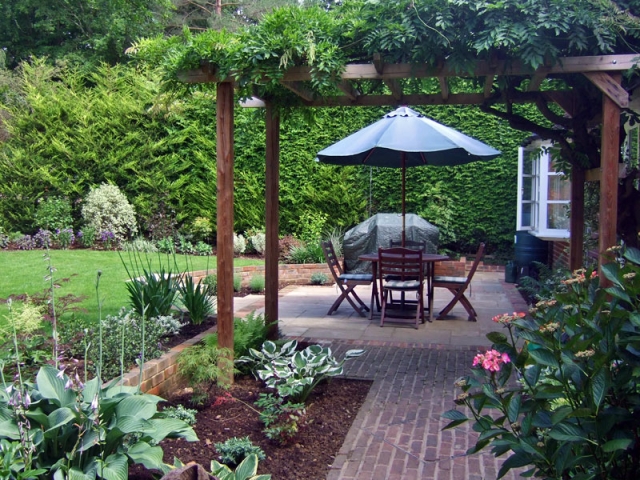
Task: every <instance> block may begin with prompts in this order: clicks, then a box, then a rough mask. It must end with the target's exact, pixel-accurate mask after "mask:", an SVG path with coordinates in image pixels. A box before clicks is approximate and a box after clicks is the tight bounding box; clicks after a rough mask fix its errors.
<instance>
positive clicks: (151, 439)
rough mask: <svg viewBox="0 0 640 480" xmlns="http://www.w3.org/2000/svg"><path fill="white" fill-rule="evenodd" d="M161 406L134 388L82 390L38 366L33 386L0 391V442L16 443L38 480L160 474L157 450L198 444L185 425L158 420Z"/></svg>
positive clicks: (112, 479)
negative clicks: (133, 471)
mask: <svg viewBox="0 0 640 480" xmlns="http://www.w3.org/2000/svg"><path fill="white" fill-rule="evenodd" d="M161 401H162V399H161V398H160V397H156V396H154V395H148V394H142V393H140V392H139V391H138V389H137V388H135V387H125V386H120V385H116V384H115V383H112V384H111V385H109V386H107V387H103V386H102V384H101V382H100V379H99V378H98V377H96V378H94V379H92V380H90V381H88V382H87V383H86V384H84V385H82V384H81V383H80V382H79V381H78V380H77V379H76V381H74V380H72V379H71V378H69V377H68V376H67V375H65V374H64V373H63V372H62V371H58V370H56V369H55V368H54V367H52V366H44V367H42V368H41V369H40V371H39V372H38V375H37V376H36V381H35V383H33V384H30V383H26V382H25V383H20V384H17V385H10V386H8V387H6V388H5V389H3V390H1V391H0V440H7V441H11V442H15V441H18V442H20V444H21V446H22V454H21V455H22V456H23V457H25V455H27V454H31V468H32V469H44V470H45V472H46V474H44V477H43V478H53V479H54V480H62V479H66V478H74V479H75V478H77V479H82V480H91V479H95V478H105V479H109V480H120V479H122V480H126V478H127V471H128V464H129V463H140V464H143V465H144V466H145V467H147V468H150V469H159V470H162V471H165V470H166V469H167V468H166V466H165V465H164V463H163V461H162V448H161V447H160V446H158V444H159V443H160V442H161V441H162V440H163V439H164V438H168V437H181V438H184V439H185V440H187V441H197V440H198V438H197V437H196V434H195V432H194V431H193V429H192V428H191V427H190V426H188V425H187V424H186V423H185V422H183V421H181V420H178V419H175V418H165V417H164V416H163V415H162V414H161V413H159V412H158V410H157V404H158V403H159V402H161Z"/></svg>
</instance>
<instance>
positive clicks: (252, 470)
mask: <svg viewBox="0 0 640 480" xmlns="http://www.w3.org/2000/svg"><path fill="white" fill-rule="evenodd" d="M211 473H212V474H213V475H215V476H216V477H217V478H219V479H220V480H271V475H268V474H266V475H258V474H257V473H258V456H257V455H256V454H255V453H253V454H251V455H249V456H248V457H246V458H245V459H244V460H243V461H242V462H241V463H240V465H238V466H237V467H236V469H235V471H234V470H231V469H230V468H229V467H227V466H226V465H223V464H221V463H218V462H217V461H215V460H212V461H211Z"/></svg>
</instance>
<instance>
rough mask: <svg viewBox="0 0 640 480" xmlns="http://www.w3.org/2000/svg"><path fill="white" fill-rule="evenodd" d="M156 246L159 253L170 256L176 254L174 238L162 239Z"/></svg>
mask: <svg viewBox="0 0 640 480" xmlns="http://www.w3.org/2000/svg"><path fill="white" fill-rule="evenodd" d="M156 244H157V247H158V251H159V252H160V253H168V254H174V253H176V246H175V243H174V242H173V238H172V237H164V238H161V239H160V240H158V241H157V242H156Z"/></svg>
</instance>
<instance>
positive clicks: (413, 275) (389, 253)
mask: <svg viewBox="0 0 640 480" xmlns="http://www.w3.org/2000/svg"><path fill="white" fill-rule="evenodd" d="M378 269H379V270H378V271H379V272H380V280H381V281H382V280H384V278H385V277H386V276H387V275H392V276H393V277H394V278H397V279H399V280H414V279H422V278H424V267H423V263H422V250H413V249H411V248H402V247H394V248H379V249H378Z"/></svg>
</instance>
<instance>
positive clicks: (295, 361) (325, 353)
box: [249, 340, 364, 402]
mask: <svg viewBox="0 0 640 480" xmlns="http://www.w3.org/2000/svg"><path fill="white" fill-rule="evenodd" d="M268 343H269V342H265V346H263V349H262V352H256V351H255V350H250V353H249V356H250V357H256V358H258V359H260V361H261V362H262V363H263V364H262V367H260V368H259V369H257V375H258V377H259V378H260V379H261V380H262V381H264V382H265V383H266V384H267V386H268V387H271V388H275V389H276V390H277V391H278V395H280V396H281V397H283V398H290V399H291V401H297V402H304V401H305V400H306V399H307V397H308V396H309V394H310V393H311V391H312V390H313V389H314V388H315V387H316V385H318V383H320V382H321V381H323V380H325V379H328V378H330V377H335V376H337V375H342V373H343V371H344V368H343V367H344V362H345V361H347V360H348V359H350V358H355V357H359V356H360V355H362V354H363V353H364V350H349V351H347V352H346V353H345V356H344V358H343V359H342V360H341V361H338V360H337V359H336V358H335V357H334V356H333V355H332V354H331V349H330V348H329V347H321V346H320V345H310V346H308V347H307V348H305V349H304V350H302V351H295V350H296V347H297V342H296V341H295V340H294V341H291V342H288V343H286V344H285V345H283V347H282V350H281V351H280V354H278V352H277V349H275V351H274V346H273V345H268ZM283 351H284V352H286V353H285V354H282V352H283ZM267 358H270V361H268V362H265V360H266V359H267Z"/></svg>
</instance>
